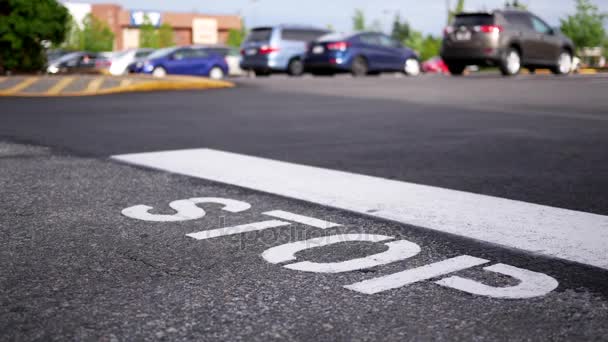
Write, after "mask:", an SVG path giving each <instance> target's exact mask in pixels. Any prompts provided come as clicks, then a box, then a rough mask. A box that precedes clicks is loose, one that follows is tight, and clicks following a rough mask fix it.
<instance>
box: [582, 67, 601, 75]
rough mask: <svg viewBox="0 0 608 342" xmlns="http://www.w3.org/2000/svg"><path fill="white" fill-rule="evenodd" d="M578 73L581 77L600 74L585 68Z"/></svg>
mask: <svg viewBox="0 0 608 342" xmlns="http://www.w3.org/2000/svg"><path fill="white" fill-rule="evenodd" d="M578 73H579V74H581V75H595V74H597V73H598V71H597V70H595V69H588V68H583V69H580V70H579V71H578Z"/></svg>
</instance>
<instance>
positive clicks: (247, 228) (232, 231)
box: [186, 220, 290, 240]
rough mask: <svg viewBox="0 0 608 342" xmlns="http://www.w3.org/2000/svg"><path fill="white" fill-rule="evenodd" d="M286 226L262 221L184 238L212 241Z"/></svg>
mask: <svg viewBox="0 0 608 342" xmlns="http://www.w3.org/2000/svg"><path fill="white" fill-rule="evenodd" d="M288 225H290V223H289V222H284V221H279V220H270V221H263V222H256V223H248V224H243V225H240V226H233V227H226V228H219V229H213V230H203V231H202V232H198V233H191V234H186V236H189V237H191V238H193V239H196V240H207V239H214V238H218V237H222V236H228V235H236V234H242V233H248V232H254V231H257V230H264V229H268V228H277V227H283V226H288Z"/></svg>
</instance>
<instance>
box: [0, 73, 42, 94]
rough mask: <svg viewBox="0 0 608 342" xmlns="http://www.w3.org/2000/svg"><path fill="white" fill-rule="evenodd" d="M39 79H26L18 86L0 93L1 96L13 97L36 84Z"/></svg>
mask: <svg viewBox="0 0 608 342" xmlns="http://www.w3.org/2000/svg"><path fill="white" fill-rule="evenodd" d="M38 79H39V77H28V78H26V79H25V80H23V81H21V82H20V83H19V84H17V85H15V86H13V87H11V88H8V89H5V90H3V91H1V92H0V94H2V95H13V94H15V93H18V92H20V91H22V90H23V89H25V88H27V87H29V86H31V85H32V84H34V83H36V82H38Z"/></svg>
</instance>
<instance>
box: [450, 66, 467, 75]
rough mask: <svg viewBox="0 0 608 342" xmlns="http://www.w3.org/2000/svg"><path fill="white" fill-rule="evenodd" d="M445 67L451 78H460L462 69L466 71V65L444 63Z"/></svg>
mask: <svg viewBox="0 0 608 342" xmlns="http://www.w3.org/2000/svg"><path fill="white" fill-rule="evenodd" d="M446 66H447V67H448V70H449V71H450V74H452V76H462V74H463V73H464V69H466V65H464V64H460V63H446Z"/></svg>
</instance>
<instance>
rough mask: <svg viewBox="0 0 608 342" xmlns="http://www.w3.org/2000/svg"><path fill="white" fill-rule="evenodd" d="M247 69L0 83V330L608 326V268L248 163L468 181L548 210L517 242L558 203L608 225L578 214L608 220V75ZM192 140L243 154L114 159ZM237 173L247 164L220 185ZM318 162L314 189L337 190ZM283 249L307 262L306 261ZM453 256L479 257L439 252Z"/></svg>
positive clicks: (496, 331) (497, 331) (586, 336)
mask: <svg viewBox="0 0 608 342" xmlns="http://www.w3.org/2000/svg"><path fill="white" fill-rule="evenodd" d="M236 83H237V87H236V88H233V89H217V90H207V91H180V92H156V93H138V94H116V95H106V96H99V97H89V98H32V99H23V98H0V108H1V109H0V111H1V114H0V140H2V141H3V142H2V143H1V144H0V189H1V193H2V196H1V197H0V217H2V220H1V221H0V230H1V231H2V235H3V236H4V237H5V238H3V239H2V240H1V241H0V254H2V257H1V258H0V260H1V261H0V262H1V270H2V271H0V286H1V287H2V289H3V291H2V293H3V294H2V297H1V300H2V305H0V307H1V309H0V310H1V311H0V331H2V332H3V334H2V337H1V338H0V339H2V340H7V341H8V340H104V341H115V340H118V341H123V340H125V341H127V340H247V341H249V340H260V341H262V340H263V341H267V340H301V341H307V340H337V341H342V340H344V341H350V340H360V341H371V340H395V341H397V340H398V341H403V340H411V341H420V340H463V341H465V340H466V341H470V340H480V341H481V340H484V341H485V340H563V341H570V340H589V341H599V340H606V336H608V335H607V330H606V329H607V328H608V324H606V323H607V322H608V287H607V286H606V284H608V270H607V269H606V268H603V267H598V266H592V265H591V264H586V263H584V262H576V261H572V259H568V257H565V258H560V257H555V256H552V255H549V254H550V253H546V252H544V251H543V250H542V249H539V250H530V248H523V247H522V248H517V246H515V247H508V246H506V245H505V244H502V243H500V242H498V243H490V242H488V241H489V240H488V239H486V238H483V237H482V238H477V237H471V235H466V234H465V233H464V230H466V229H465V228H466V227H464V226H463V233H462V234H459V232H458V231H457V232H456V233H454V232H450V233H446V232H445V231H442V230H441V229H435V227H434V226H432V225H431V224H430V223H429V224H428V225H427V224H426V222H424V220H423V221H419V220H414V219H413V218H412V219H411V220H409V218H407V217H406V218H405V219H403V216H399V217H396V216H395V217H394V218H392V219H382V218H379V217H378V216H380V217H386V215H385V216H382V215H376V211H378V212H382V211H383V210H384V211H385V212H388V210H389V209H390V208H384V207H382V203H383V202H382V201H383V197H382V196H384V194H385V193H384V192H382V190H381V186H379V187H378V188H377V189H376V190H377V191H374V189H373V188H372V190H369V192H368V195H369V197H370V198H373V199H374V200H376V201H379V203H378V204H379V207H378V209H377V210H368V211H361V210H359V209H357V207H355V206H353V207H352V208H351V207H348V206H343V205H342V203H343V202H344V200H345V199H349V200H351V202H352V203H355V204H356V203H362V202H361V201H363V200H367V199H365V198H363V199H362V198H360V197H366V196H359V197H358V198H354V197H352V198H351V196H354V195H351V193H356V189H355V188H354V187H356V186H357V184H356V183H354V186H353V188H352V189H344V190H342V191H344V192H341V193H338V192H336V193H334V194H333V197H334V198H330V202H323V203H321V202H322V201H315V200H311V199H310V198H312V197H306V196H298V195H297V194H296V195H294V196H287V195H284V193H283V192H281V191H276V189H275V188H273V189H272V190H267V187H268V185H267V184H262V183H261V181H260V183H256V182H257V180H258V178H259V179H262V178H263V177H261V176H260V177H253V178H252V177H249V178H247V177H246V175H247V174H248V172H249V173H250V174H255V172H257V171H256V170H260V169H259V168H258V163H261V165H267V163H271V164H270V165H271V166H272V167H276V170H277V175H278V174H279V173H280V172H279V171H281V170H282V171H284V172H293V173H292V175H293V177H306V176H307V175H309V172H313V171H314V172H319V173H314V174H315V175H323V176H324V175H327V177H328V179H329V177H330V176H331V177H341V175H342V176H343V177H344V178H345V179H354V180H361V181H362V182H367V181H370V182H379V183H370V184H380V185H382V184H384V183H382V182H385V181H384V180H386V182H388V181H391V182H395V183H390V184H396V185H399V186H402V185H407V186H411V184H414V185H416V184H419V185H424V186H425V187H426V186H432V188H430V189H431V190H432V191H431V190H429V191H431V192H430V193H431V194H437V196H438V197H436V198H434V197H432V196H431V198H424V199H423V198H422V197H421V198H420V201H421V202H424V201H427V202H428V203H430V206H432V204H433V203H437V204H438V205H439V204H441V203H442V200H443V199H444V198H447V197H449V196H453V195H457V196H460V197H459V198H461V199H462V201H472V203H481V204H484V203H487V202H488V201H495V200H496V198H499V199H500V201H505V202H500V203H505V208H507V207H509V206H511V205H514V206H517V208H520V206H521V208H522V210H527V208H532V207H533V208H540V210H541V211H542V213H541V216H542V215H545V216H544V217H541V218H540V219H538V220H536V221H533V220H531V219H530V220H528V221H526V219H527V218H525V217H514V218H513V221H509V222H512V223H513V227H514V228H513V230H512V231H510V230H509V229H504V230H503V231H501V232H500V233H501V234H503V235H504V236H505V238H506V239H507V238H510V237H514V236H515V237H518V236H520V238H519V239H520V240H521V236H525V233H526V232H525V231H527V230H530V231H533V230H534V229H536V228H538V226H542V225H543V222H545V221H546V222H551V220H552V219H553V218H552V217H551V215H552V214H553V213H556V214H559V215H561V214H563V213H565V214H564V215H565V216H564V217H567V218H570V217H575V216H576V217H579V216H577V215H580V217H582V220H580V221H573V222H575V223H581V224H583V225H584V224H585V223H588V224H589V225H593V224H595V222H600V224H599V225H598V226H595V227H586V226H583V225H581V226H580V227H574V228H573V229H578V228H580V231H581V232H587V230H586V229H588V228H589V229H594V228H598V227H599V228H602V227H604V228H605V226H602V223H605V222H606V215H608V195H607V194H608V191H607V190H608V148H607V147H606V146H608V134H607V133H608V113H607V112H606V101H605V94H606V90H607V88H608V77H605V76H603V75H597V76H596V75H594V76H572V77H568V78H562V77H553V76H548V75H547V76H545V75H537V76H535V75H529V76H528V75H526V76H524V75H522V76H520V77H517V78H513V79H504V78H500V77H498V76H496V75H480V76H472V77H465V78H461V79H457V78H447V77H440V76H424V77H421V78H417V79H412V78H405V77H397V76H395V75H385V76H381V77H370V78H366V79H353V78H351V77H348V76H341V77H336V78H322V77H321V78H312V77H305V78H302V79H293V78H288V77H284V76H279V77H271V78H258V79H238V80H237V81H236ZM198 148H205V149H208V150H210V151H222V152H212V154H209V155H212V156H214V155H219V156H224V154H221V153H223V152H234V153H238V155H232V154H229V156H230V158H234V160H237V161H241V160H242V161H244V162H243V164H238V163H235V164H230V165H228V163H226V165H220V166H217V165H216V167H217V169H218V170H219V173H218V175H217V177H206V176H201V177H198V176H196V175H198V174H199V172H200V170H198V169H197V170H187V171H183V172H182V171H175V170H174V173H169V172H165V171H163V170H167V169H169V170H172V169H171V167H169V168H167V167H164V166H161V164H162V163H160V162H159V161H158V160H153V163H152V164H147V165H152V166H151V167H152V168H150V167H145V165H146V164H144V163H140V164H139V166H137V165H130V164H127V163H124V161H125V160H130V161H133V160H136V158H130V159H129V158H128V157H122V161H121V160H117V159H116V158H114V159H111V157H112V156H114V157H116V156H118V155H120V156H124V155H126V154H131V153H142V152H156V151H166V150H187V149H198ZM188 151H189V150H188ZM188 151H186V152H184V153H185V156H186V157H188V156H190V155H191V154H189V153H190V152H188ZM213 153H215V154H213ZM218 153H219V154H218ZM156 156H157V155H155V154H152V157H153V158H156ZM238 156H253V157H261V158H265V159H246V158H245V157H238ZM243 158H245V159H243ZM247 158H248V157H247ZM119 159H120V158H119ZM218 160H219V159H218ZM230 160H232V159H230ZM268 160H274V161H282V162H285V163H279V164H272V162H270V161H268ZM213 162H214V160H212V159H209V160H201V165H202V166H201V167H203V168H205V167H206V166H205V163H213ZM133 163H134V164H137V163H136V162H133ZM188 165H189V164H188ZM310 166H313V167H316V168H315V169H310V168H309V167H310ZM222 167H225V168H224V169H222ZM283 167H285V169H283ZM155 169H160V170H155ZM209 170H210V169H209V168H207V169H205V172H208V173H209V172H210V171H209ZM214 170H215V169H214ZM330 170H338V171H346V172H348V173H344V174H337V176H336V174H334V173H332V172H333V171H330ZM222 171H225V172H222ZM237 171H238V172H237ZM239 172H240V173H239ZM224 174H226V175H227V174H234V175H235V176H234V177H236V179H237V180H236V181H234V182H232V181H223V182H222V181H221V180H223V179H226V178H222V177H224V176H225V175H224ZM357 175H365V177H367V176H371V177H374V178H369V179H368V178H365V177H363V178H361V177H360V176H357ZM268 177H269V178H272V177H273V175H272V174H271V175H267V178H268ZM322 178H323V177H322V176H321V177H318V181H317V179H312V180H311V181H310V182H309V185H310V191H311V192H313V193H321V192H322V190H323V188H324V187H325V188H329V185H328V183H323V182H324V180H323V179H322ZM214 179H215V180H216V181H213V180H214ZM331 179H334V178H331ZM248 182H252V184H249V183H248ZM277 183H285V184H287V183H289V184H292V188H291V189H290V191H296V190H297V189H296V188H295V185H294V184H295V183H290V182H289V181H285V179H283V178H280V179H278V178H277ZM289 184H287V185H285V186H288V185H289ZM345 184H346V183H345ZM348 184H351V183H348ZM278 186H281V184H279V185H278ZM294 189H295V190H294ZM331 189H334V188H333V187H332V188H331ZM413 189H418V188H413ZM425 189H426V188H425ZM452 190H457V191H458V192H446V191H452ZM395 195H396V196H397V197H399V196H400V194H395ZM446 196H447V197H446ZM489 196H492V197H489ZM403 197H404V198H405V197H408V194H403ZM357 201H358V202H357ZM476 201H478V202H476ZM351 202H349V203H351ZM387 202H388V197H387ZM196 203H198V207H197V206H195V205H194V204H196ZM327 203H331V204H327ZM537 205H541V206H538V207H536V206H537ZM141 206H146V207H145V208H144V210H142V207H141ZM549 207H551V208H549ZM170 208H172V209H173V210H171V209H170ZM203 208H204V210H203ZM222 208H223V209H222ZM345 208H346V209H345ZM505 208H500V206H497V207H496V208H495V210H496V211H495V212H491V211H490V212H483V213H482V214H483V215H485V216H487V218H488V219H487V220H484V221H483V222H481V224H482V225H483V224H487V225H492V224H494V222H493V221H492V220H491V217H493V216H496V215H503V214H504V213H503V212H506V213H512V211H509V210H510V209H508V208H507V209H505ZM440 209H441V210H447V211H449V210H450V208H444V207H443V206H442V207H441V208H440ZM146 210H148V211H146ZM425 210H431V209H429V208H426V209H425ZM518 210H519V209H518ZM523 212H525V211H518V212H515V214H517V213H519V214H520V215H521V213H523ZM459 214H460V213H450V215H451V216H445V217H444V218H445V219H446V220H447V219H449V218H451V217H454V215H459ZM477 214H479V213H477ZM483 215H482V216H483ZM465 216H466V215H465ZM429 217H430V216H429ZM481 219H482V220H483V217H482V218H481ZM528 219H529V218H528ZM429 220H433V218H432V217H431V218H429ZM471 220H473V219H472V218H471ZM439 221H440V223H441V219H440V220H439ZM411 222H416V224H412V223H411ZM522 222H523V223H522ZM528 222H532V223H531V225H530V226H529V227H527V226H526V224H527V223H528ZM465 223H471V225H475V224H479V221H470V222H465ZM465 226H466V224H465ZM507 226H508V225H507ZM515 227H517V229H516V228H515ZM521 227H523V228H521ZM490 228H491V227H490ZM520 228H521V229H520ZM556 229H557V228H556ZM592 232H597V230H595V231H593V230H592ZM598 234H599V235H598V236H605V234H604V233H603V231H599V233H598ZM602 234H604V235H602ZM332 237H333V238H332ZM574 238H575V237H573V239H574ZM311 239H314V240H311ZM331 239H338V240H339V241H341V242H339V243H333V242H332V243H330V242H328V241H332V240H331ZM340 239H345V240H340ZM349 239H350V240H349ZM516 240H517V239H516ZM556 240H559V237H558V236H557V235H556ZM298 241H307V242H306V244H305V245H301V244H300V245H298ZM345 241H350V242H345ZM553 242H554V241H549V240H547V241H546V244H547V245H550V244H551V243H553ZM323 243H326V245H325V246H319V244H323ZM538 243H539V244H543V243H544V241H539V242H538ZM298 246H299V247H300V249H298ZM397 246H401V247H400V248H401V250H400V252H395V250H396V249H399V248H398V247H397ZM581 247H582V248H583V249H584V248H585V246H581ZM290 248H295V249H290ZM290 251H292V252H290ZM603 252H604V253H603V254H602V253H601V250H600V253H598V254H599V255H598V257H597V259H598V260H599V262H600V265H602V264H601V262H603V260H605V259H606V258H607V257H608V252H607V250H606V249H604V250H603ZM290 253H293V255H292V257H294V258H295V259H297V261H309V263H306V262H303V263H302V262H301V263H300V264H294V263H293V261H294V260H292V259H289V255H290ZM370 255H376V256H375V257H369V256H370ZM349 260H355V262H350V261H349ZM451 261H454V263H453V264H454V265H457V266H458V265H462V264H466V263H467V262H468V263H469V264H468V265H467V266H462V267H461V268H460V269H452V270H450V271H446V267H447V268H449V267H448V266H446V265H448V264H447V263H449V262H451ZM298 265H299V266H298ZM452 266H453V265H452ZM437 269H440V270H441V271H436V270H437ZM412 270H413V271H412ZM437 272H438V273H437ZM395 274H397V275H399V279H396V278H395V276H394V275H395ZM455 276H457V277H455ZM377 279H380V280H378V281H377V283H374V284H375V285H374V284H371V283H370V281H376V280H377ZM412 279H413V280H412ZM463 280H464V281H466V280H468V282H465V283H463ZM408 281H409V282H408ZM459 284H460V285H459ZM463 284H464V285H463ZM522 284H524V285H526V286H527V287H526V286H523V287H522ZM530 284H532V285H530ZM372 285H373V286H372ZM387 286H388V287H387ZM370 289H375V291H376V292H374V293H371V292H373V291H371V290H370ZM505 289H506V290H505ZM509 289H510V290H509ZM366 291H367V292H366Z"/></svg>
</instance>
